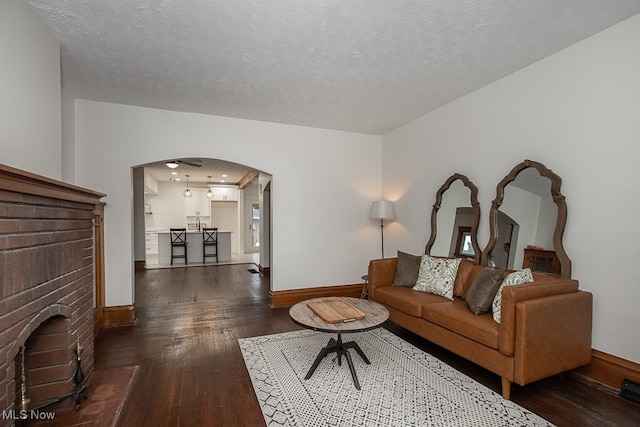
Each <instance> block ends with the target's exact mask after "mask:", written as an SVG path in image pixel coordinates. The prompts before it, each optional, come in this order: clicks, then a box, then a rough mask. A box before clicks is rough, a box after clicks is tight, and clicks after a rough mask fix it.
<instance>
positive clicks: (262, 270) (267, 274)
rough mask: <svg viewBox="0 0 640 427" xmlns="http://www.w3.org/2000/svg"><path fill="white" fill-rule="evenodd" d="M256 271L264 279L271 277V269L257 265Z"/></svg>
mask: <svg viewBox="0 0 640 427" xmlns="http://www.w3.org/2000/svg"><path fill="white" fill-rule="evenodd" d="M258 271H260V275H262V276H264V277H271V267H265V266H263V265H259V266H258Z"/></svg>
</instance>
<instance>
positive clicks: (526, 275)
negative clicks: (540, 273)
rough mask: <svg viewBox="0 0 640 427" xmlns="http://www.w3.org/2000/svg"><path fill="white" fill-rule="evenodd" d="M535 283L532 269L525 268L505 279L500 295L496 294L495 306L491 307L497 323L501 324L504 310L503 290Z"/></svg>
mask: <svg viewBox="0 0 640 427" xmlns="http://www.w3.org/2000/svg"><path fill="white" fill-rule="evenodd" d="M529 282H533V275H532V274H531V269H530V268H525V269H524V270H518V271H514V272H513V273H511V274H509V275H508V276H507V277H505V278H504V281H503V282H502V285H500V288H498V293H496V297H495V298H494V299H493V304H492V306H491V310H492V311H493V320H495V321H496V322H497V323H500V314H501V310H502V289H503V288H504V287H505V286H513V285H521V284H523V283H529Z"/></svg>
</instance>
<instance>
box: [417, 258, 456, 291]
mask: <svg viewBox="0 0 640 427" xmlns="http://www.w3.org/2000/svg"><path fill="white" fill-rule="evenodd" d="M459 266H460V259H459V258H436V257H432V256H429V255H423V256H422V260H420V271H419V272H418V280H417V281H416V285H415V286H414V287H413V290H414V291H420V292H427V293H430V294H435V295H440V296H443V297H445V298H448V299H450V300H452V299H453V282H454V281H455V280H456V275H457V274H458V267H459Z"/></svg>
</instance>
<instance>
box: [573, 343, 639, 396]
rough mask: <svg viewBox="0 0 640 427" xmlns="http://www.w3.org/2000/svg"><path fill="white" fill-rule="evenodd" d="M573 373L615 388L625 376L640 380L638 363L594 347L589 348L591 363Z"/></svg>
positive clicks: (632, 379)
mask: <svg viewBox="0 0 640 427" xmlns="http://www.w3.org/2000/svg"><path fill="white" fill-rule="evenodd" d="M574 373H575V374H577V375H579V376H584V377H587V378H588V379H590V380H593V381H597V382H599V383H602V384H604V385H606V386H609V387H612V388H614V389H616V390H620V386H621V385H622V380H623V379H625V378H626V379H628V380H631V381H634V382H640V364H638V363H635V362H632V361H630V360H626V359H622V358H620V357H617V356H613V355H611V354H607V353H604V352H602V351H599V350H595V349H594V350H591V363H590V364H588V365H587V366H583V367H581V368H578V369H576V370H575V371H574Z"/></svg>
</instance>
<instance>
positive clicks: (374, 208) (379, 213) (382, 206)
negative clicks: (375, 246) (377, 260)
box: [370, 200, 393, 258]
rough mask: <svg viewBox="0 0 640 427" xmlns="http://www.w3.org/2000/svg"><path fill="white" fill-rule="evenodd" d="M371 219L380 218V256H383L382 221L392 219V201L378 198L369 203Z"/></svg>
mask: <svg viewBox="0 0 640 427" xmlns="http://www.w3.org/2000/svg"><path fill="white" fill-rule="evenodd" d="M370 218H371V219H373V220H380V240H381V242H382V258H384V222H385V221H391V220H393V202H389V201H387V200H378V201H375V202H372V203H371V215H370Z"/></svg>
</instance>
